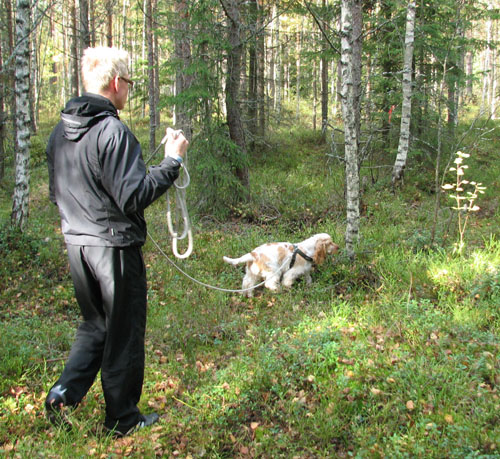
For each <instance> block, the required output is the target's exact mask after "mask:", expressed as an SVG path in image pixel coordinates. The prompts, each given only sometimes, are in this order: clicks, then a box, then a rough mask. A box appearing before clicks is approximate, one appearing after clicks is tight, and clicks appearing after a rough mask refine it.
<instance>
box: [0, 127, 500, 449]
mask: <svg viewBox="0 0 500 459" xmlns="http://www.w3.org/2000/svg"><path fill="white" fill-rule="evenodd" d="M464 129H465V128H464ZM492 129H493V131H491V132H490V133H489V134H488V137H489V140H488V139H487V140H486V141H484V142H483V143H482V144H481V145H480V146H478V145H475V146H474V148H473V149H472V148H471V151H468V153H471V157H470V158H469V159H468V160H467V164H468V165H469V169H468V170H467V176H468V177H469V180H476V181H479V182H482V183H483V184H484V185H485V186H486V187H487V190H486V193H485V194H484V195H481V196H480V197H479V198H478V201H477V204H478V205H479V206H480V207H481V210H480V211H479V212H477V213H474V214H473V215H471V216H470V218H469V222H468V227H467V228H466V233H465V242H466V245H465V249H464V251H463V253H462V254H460V255H459V254H457V253H454V251H453V244H454V242H456V240H457V215H456V212H455V211H454V210H453V209H452V208H451V207H452V205H453V201H452V200H451V199H450V198H449V197H448V196H447V195H446V194H443V195H442V196H441V207H440V210H439V212H438V213H437V225H436V232H435V238H434V241H433V240H432V228H433V222H434V205H435V194H434V193H433V192H432V190H433V181H434V171H433V168H432V167H431V166H430V165H427V166H425V165H418V166H417V165H416V164H417V163H416V159H415V158H411V159H410V164H409V167H408V170H407V171H406V179H405V183H404V185H403V187H402V188H401V189H400V190H398V191H397V192H396V194H393V193H392V191H391V188H390V168H383V167H373V168H371V169H369V168H363V169H362V174H363V175H365V176H366V177H367V179H368V180H365V185H364V188H365V190H364V195H363V203H362V219H361V240H360V244H359V246H358V248H357V257H356V260H355V261H354V262H351V261H349V259H348V258H347V257H346V256H345V255H344V254H343V251H342V250H341V252H340V253H339V254H338V256H336V257H335V258H334V259H332V260H329V261H328V262H327V263H325V264H324V265H323V266H321V267H319V268H318V269H316V270H315V272H313V283H312V285H311V286H306V285H305V283H304V282H298V283H296V284H295V285H294V286H293V287H292V289H291V290H289V291H285V292H282V293H279V294H278V293H271V292H269V291H267V290H266V291H260V292H259V293H257V294H256V296H255V297H254V298H251V299H248V298H246V297H243V296H241V295H239V294H235V293H234V294H232V293H224V292H220V291H216V290H212V289H208V288H205V287H201V286H199V285H198V284H196V283H193V282H192V281H191V280H189V279H187V278H186V277H184V276H183V275H182V274H181V273H180V272H179V271H178V270H177V269H175V268H174V267H172V266H171V264H170V262H169V261H168V260H167V259H166V258H165V257H164V256H163V255H162V254H161V253H159V251H158V250H157V249H156V248H155V246H154V245H153V244H152V243H151V241H150V240H148V242H147V244H146V246H145V249H144V253H145V260H146V264H147V268H148V282H149V310H148V326H147V337H146V338H147V342H146V359H147V364H146V375H145V382H144V390H143V395H142V399H141V402H140V408H141V410H143V411H144V412H150V411H156V412H158V413H159V414H160V415H161V419H160V421H159V423H158V424H156V425H154V426H153V427H152V428H149V429H145V430H143V431H140V432H138V433H136V434H134V435H132V436H130V437H127V438H124V439H120V440H114V439H112V438H111V437H109V436H107V435H106V434H105V432H104V431H103V429H102V421H103V418H104V400H103V396H102V390H101V387H100V382H99V381H96V383H95V384H94V386H93V387H92V389H91V390H90V392H89V393H88V395H87V397H86V398H85V399H84V401H83V403H81V405H80V406H79V407H78V408H77V409H76V410H75V411H73V412H71V413H70V414H69V416H70V418H71V420H72V421H73V424H74V428H73V430H71V431H70V432H66V431H63V430H58V429H56V428H53V427H52V426H51V425H50V424H49V423H48V421H47V420H46V418H45V414H44V410H43V402H44V398H45V396H46V392H47V390H48V389H49V388H50V386H51V384H52V383H53V382H54V381H55V379H56V378H57V376H58V375H59V373H60V371H61V369H62V367H63V365H64V360H65V357H66V356H67V354H68V351H69V347H70V345H71V343H72V339H73V336H74V332H75V328H76V326H77V324H78V322H79V314H78V307H77V305H76V302H75V300H74V298H73V290H72V284H71V280H70V278H69V273H68V266H67V259H66V255H65V249H64V244H63V240H62V236H61V232H60V227H59V217H58V214H57V210H56V208H55V207H54V206H53V205H52V204H50V203H49V201H48V185H47V172H46V166H45V162H44V154H43V149H44V145H45V142H46V140H47V135H48V133H49V125H47V127H46V128H43V127H42V130H41V133H40V134H39V135H38V136H36V137H35V138H34V139H33V148H32V162H31V168H32V172H31V199H30V219H29V225H28V228H27V229H26V231H25V232H24V233H23V234H19V233H17V232H15V231H13V230H12V229H10V228H9V226H8V222H9V215H10V209H11V190H12V187H13V183H12V180H13V179H12V175H13V174H12V169H11V166H9V168H8V169H7V173H6V179H5V181H4V183H3V184H2V186H1V188H0V218H1V223H2V225H1V227H0V232H1V234H0V355H1V363H0V374H1V380H0V419H1V422H0V454H3V455H6V456H12V457H30V456H31V457H54V458H55V457H81V456H97V457H103V458H104V457H119V456H135V457H154V456H165V457H183V458H187V457H192V458H195V457H208V458H216V457H268V458H275V457H287V458H288V457H290V458H292V457H294V458H295V457H297V458H318V457H385V456H387V457H426V458H429V457H436V458H442V457H450V458H451V457H457V458H458V457H460V458H462V457H483V458H486V457H500V398H499V396H500V358H499V357H500V353H499V344H500V339H499V329H500V312H499V311H500V308H499V305H500V237H499V228H500V210H499V205H498V204H499V199H500V198H499V196H500V195H499V193H498V190H499V189H500V156H499V155H498V151H499V142H498V141H497V140H496V139H498V138H499V137H500V136H499V134H500V125H498V124H497V125H494V124H492ZM319 139H320V136H319V134H317V133H312V132H310V131H307V130H305V129H302V130H301V129H297V130H296V131H292V132H290V131H285V130H283V131H282V132H281V133H277V134H276V135H275V137H274V138H273V139H270V140H269V143H268V145H267V146H266V147H265V149H263V150H262V151H261V152H260V153H258V154H256V155H255V157H254V158H252V165H251V183H252V196H253V201H252V204H251V205H250V207H249V209H246V213H245V215H244V216H243V215H241V216H240V218H234V219H232V220H231V221H224V222H222V221H220V220H218V219H216V218H215V217H213V216H212V217H211V218H209V217H207V216H204V217H203V218H200V217H199V216H196V215H193V228H194V253H193V255H192V256H191V257H190V258H188V259H187V260H180V261H177V262H176V263H177V264H178V265H179V266H180V267H181V268H182V269H183V270H184V271H186V272H187V273H189V274H190V275H191V276H193V277H195V278H196V279H199V280H201V281H203V282H205V283H208V284H211V285H216V286H219V287H223V288H229V289H237V288H239V287H240V285H241V279H242V276H243V270H242V269H240V268H234V267H232V266H229V265H227V264H225V263H224V262H223V261H222V256H223V255H228V256H237V255H242V254H243V253H246V252H247V251H249V250H250V249H252V248H254V247H256V246H258V245H260V244H262V243H265V242H270V241H290V242H298V241H300V240H302V239H304V238H306V237H309V236H310V235H312V234H314V233H319V232H327V233H330V234H331V235H332V237H333V239H334V240H335V241H336V242H337V243H338V244H339V245H340V246H341V249H343V247H344V232H345V203H344V199H343V180H342V167H343V166H342V164H341V163H340V162H338V161H337V160H335V159H333V158H332V157H331V156H329V155H328V152H329V147H328V146H327V145H325V144H323V143H321V142H320V140H319ZM464 151H467V149H466V146H465V147H464ZM193 160H195V158H194V159H193ZM392 160H393V155H389V154H385V156H384V155H382V154H380V155H379V156H378V157H376V158H374V160H373V161H372V162H371V164H372V165H374V166H375V165H386V164H390V163H391V161H392ZM450 177H451V175H450ZM192 178H193V180H196V177H192ZM147 219H148V222H149V230H150V232H151V235H152V236H153V237H154V238H155V240H157V241H158V243H159V244H160V246H161V247H163V248H164V250H165V252H166V253H167V254H168V255H169V254H170V253H171V252H170V250H169V238H168V235H167V230H166V224H165V204H164V200H162V199H160V200H159V201H158V202H157V203H155V204H154V205H152V206H151V207H150V208H149V209H148V210H147ZM169 256H170V255H169Z"/></svg>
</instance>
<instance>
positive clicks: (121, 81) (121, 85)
mask: <svg viewBox="0 0 500 459" xmlns="http://www.w3.org/2000/svg"><path fill="white" fill-rule="evenodd" d="M82 77H83V83H84V87H85V90H86V91H87V92H86V93H84V94H83V95H82V96H80V97H76V98H74V99H72V100H70V101H69V102H68V104H67V105H66V107H65V109H64V110H63V111H62V113H61V121H60V122H59V123H58V125H57V126H56V128H55V129H54V131H53V132H52V134H51V136H50V139H49V143H48V146H47V159H48V166H49V180H50V199H51V201H52V202H54V203H55V204H57V206H58V207H59V212H60V215H61V226H62V232H63V234H64V238H65V242H66V246H67V251H68V258H69V264H70V271H71V276H72V279H73V284H74V288H75V296H76V299H77V301H78V304H79V306H80V310H81V313H82V316H83V323H82V324H81V325H80V326H79V328H78V330H77V334H76V338H75V342H74V343H73V346H72V348H71V352H70V354H69V357H68V360H67V362H66V365H65V368H64V370H63V372H62V374H61V376H60V378H59V379H58V380H57V382H56V383H55V384H54V386H53V387H52V388H51V390H50V391H49V394H48V395H47V398H46V401H45V408H46V410H47V415H48V418H49V420H50V421H51V422H52V423H54V424H56V425H63V426H64V427H66V428H70V427H71V424H70V422H69V420H68V419H67V417H66V416H64V407H74V406H76V405H78V403H80V401H81V400H82V399H83V397H84V396H85V394H86V393H87V391H88V390H89V388H90V386H91V385H92V384H93V382H94V380H95V377H96V375H97V373H98V371H99V370H101V381H102V387H103V392H104V398H105V402H106V419H105V422H104V426H105V428H107V429H108V430H110V431H112V432H113V433H114V434H115V435H116V436H124V435H128V434H130V433H132V432H133V431H135V430H137V429H139V428H142V427H145V426H148V425H151V424H153V423H154V422H156V421H157V420H158V415H157V414H156V413H152V414H149V415H143V414H141V413H140V412H139V409H138V407H137V403H138V402H139V399H140V396H141V392H142V384H143V377H144V334H145V327H146V293H147V291H146V272H145V266H144V261H143V258H142V249H141V247H142V245H143V244H144V242H145V239H146V222H145V220H144V209H145V208H146V207H147V206H148V205H150V204H151V203H152V202H153V201H154V200H155V199H157V198H158V197H160V196H161V195H162V194H163V193H164V192H165V191H166V190H167V188H169V187H170V186H171V185H172V183H173V182H174V181H175V179H176V178H177V177H178V175H179V168H180V165H181V162H182V158H183V156H184V154H185V152H186V149H187V145H188V142H187V140H186V139H185V138H184V136H183V135H182V134H181V133H180V132H175V131H172V130H171V129H167V134H168V140H167V142H166V144H165V158H164V159H163V161H162V162H161V164H160V165H159V166H156V167H151V168H150V169H149V171H146V166H145V164H144V161H143V158H142V152H141V147H140V145H139V142H138V141H137V139H136V138H135V136H134V135H133V134H132V133H131V131H130V130H129V129H128V128H127V126H125V125H124V124H123V123H122V122H121V121H120V118H119V116H118V110H121V109H123V107H124V106H125V103H126V101H127V96H128V90H129V86H132V85H133V82H132V81H131V80H130V79H129V74H128V54H127V53H126V52H125V51H123V50H119V49H116V48H104V47H98V48H88V49H87V50H85V52H84V55H83V58H82Z"/></svg>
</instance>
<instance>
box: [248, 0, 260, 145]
mask: <svg viewBox="0 0 500 459" xmlns="http://www.w3.org/2000/svg"><path fill="white" fill-rule="evenodd" d="M249 8H250V13H249V16H250V17H249V22H250V27H251V37H250V40H249V42H248V131H249V133H250V136H249V137H250V145H249V148H250V150H253V148H254V145H255V138H256V137H257V15H258V13H257V0H251V2H250V5H249Z"/></svg>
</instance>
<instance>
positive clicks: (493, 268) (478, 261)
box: [471, 251, 498, 274]
mask: <svg viewBox="0 0 500 459" xmlns="http://www.w3.org/2000/svg"><path fill="white" fill-rule="evenodd" d="M490 257H491V255H490V254H489V253H485V252H484V251H481V252H474V253H473V254H472V257H471V259H472V265H471V267H472V269H473V270H474V271H475V272H477V273H484V272H486V273H487V274H497V273H498V261H497V264H496V265H495V263H493V262H492V261H491V260H490Z"/></svg>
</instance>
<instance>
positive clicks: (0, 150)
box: [0, 40, 6, 183]
mask: <svg viewBox="0 0 500 459" xmlns="http://www.w3.org/2000/svg"><path fill="white" fill-rule="evenodd" d="M5 81H6V78H5V75H4V73H3V53H2V40H0V183H1V182H2V180H3V177H4V175H5V146H4V143H5V135H6V132H5V121H6V116H5Z"/></svg>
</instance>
